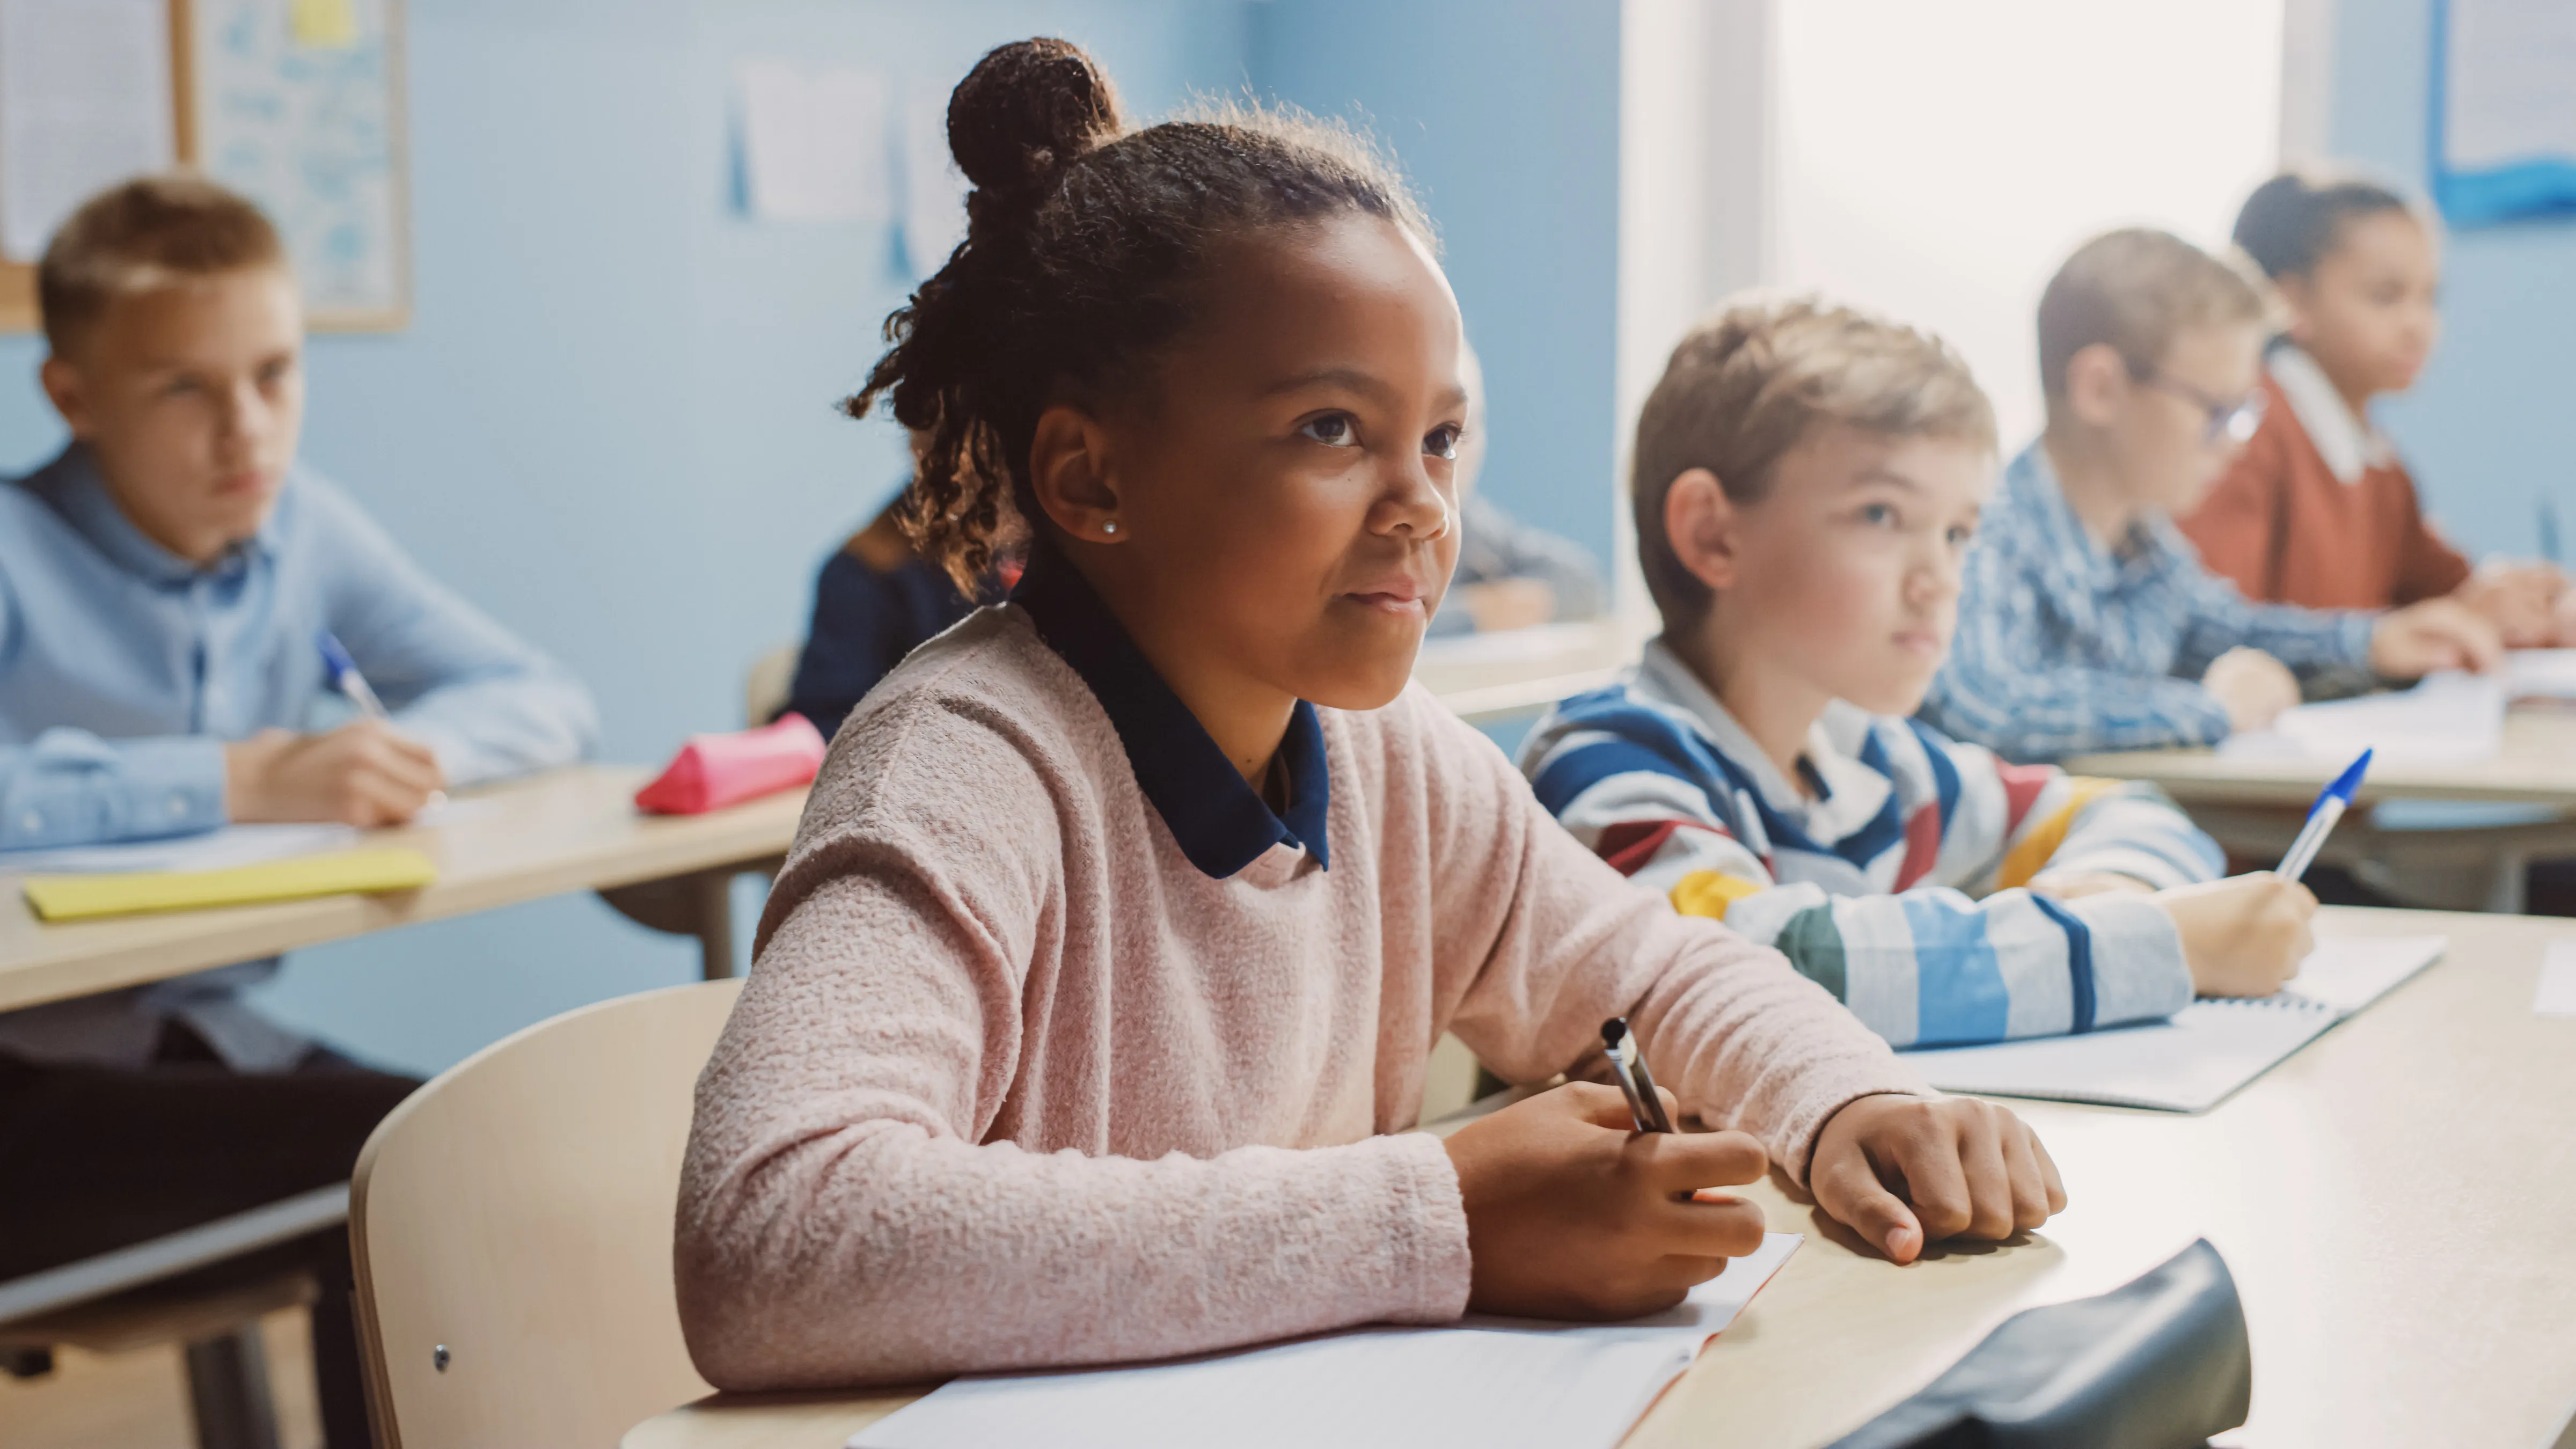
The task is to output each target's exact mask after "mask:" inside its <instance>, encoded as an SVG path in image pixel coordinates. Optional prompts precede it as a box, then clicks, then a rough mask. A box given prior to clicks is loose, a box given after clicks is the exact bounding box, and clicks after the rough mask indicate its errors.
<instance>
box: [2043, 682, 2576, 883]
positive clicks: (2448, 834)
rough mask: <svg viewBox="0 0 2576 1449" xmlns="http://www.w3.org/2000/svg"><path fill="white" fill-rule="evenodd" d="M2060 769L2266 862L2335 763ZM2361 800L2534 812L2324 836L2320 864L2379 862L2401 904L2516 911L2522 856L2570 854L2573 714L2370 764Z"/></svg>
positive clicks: (2575, 831)
mask: <svg viewBox="0 0 2576 1449" xmlns="http://www.w3.org/2000/svg"><path fill="white" fill-rule="evenodd" d="M2066 768H2067V769H2068V770H2069V771H2071V772H2073V773H2075V774H2079V775H2108V776H2112V777H2114V778H2117V779H2124V780H2148V781H2152V782H2154V783H2155V784H2156V785H2158V786H2160V787H2162V788H2163V790H2164V792H2165V793H2166V794H2168V795H2170V796H2172V797H2173V799H2174V803H2176V804H2178V805H2180V806H2181V807H2182V808H2183V809H2184V810H2185V811H2186V812H2188V813H2189V814H2190V816H2191V818H2192V819H2193V821H2194V822H2196V823H2197V824H2198V825H2199V826H2200V827H2201V828H2202V829H2203V830H2206V831H2208V832H2209V833H2210V834H2211V835H2212V836H2215V837H2216V838H2217V840H2218V842H2219V843H2220V844H2221V845H2224V846H2225V847H2227V849H2228V851H2229V852H2230V853H2231V854H2233V855H2236V856H2238V857H2240V858H2244V859H2252V860H2265V859H2268V858H2271V857H2276V856H2278V855H2279V854H2280V853H2281V851H2282V850H2283V849H2285V848H2286V847H2287V846H2288V845H2289V843H2290V841H2291V839H2292V838H2293V837H2295V836H2296V835H2297V834H2298V830H2299V825H2300V820H2301V816H2302V814H2303V813H2304V812H2305V811H2306V809H2307V807H2308V805H2309V803H2310V802H2312V801H2314V800H2315V799H2316V796H2317V792H2318V791H2319V790H2322V789H2324V788H2325V785H2326V782H2327V781H2328V780H2330V779H2332V778H2334V776H2335V774H2336V773H2337V772H2338V771H2340V770H2341V769H2342V768H2343V764H2342V762H2339V761H2322V760H2320V761H2302V760H2277V759H2272V760H2267V759H2260V758H2231V757H2227V756H2222V755H2220V754H2219V753H2218V752H2217V751H2215V750H2207V749H2191V750H2136V751H2127V752H2121V753H2116V754H2100V755H2080V756H2077V757H2076V758H2074V759H2071V760H2068V761H2067V762H2066ZM2360 799H2361V801H2362V803H2364V804H2373V803H2377V802H2379V801H2383V800H2398V799H2431V800H2465V801H2472V802H2481V803H2488V802H2492V803H2504V804H2514V805H2527V806H2532V807H2535V808H2534V810H2533V811H2532V812H2531V814H2530V816H2529V817H2527V818H2524V819H2521V820H2517V821H2514V822H2511V823H2499V824H2461V825H2445V826H2441V827H2439V828H2420V827H2419V828H2400V827H2396V826H2383V825H2381V824H2380V823H2379V822H2377V821H2376V820H2374V819H2373V818H2372V817H2371V816H2370V815H2369V814H2367V813H2365V812H2362V811H2355V812H2354V813H2353V814H2352V815H2351V816H2349V817H2348V818H2347V819H2346V820H2345V822H2344V823H2343V824H2342V825H2341V826H2340V827H2338V828H2337V829H2336V831H2335V833H2334V834H2333V835H2332V836H2330V837H2328V838H2327V841H2326V848H2325V850H2324V851H2323V852H2322V853H2321V854H2320V855H2319V857H2318V858H2319V859H2321V860H2323V861H2325V862H2327V863H2329V864H2333V865H2342V866H2351V865H2355V864H2357V863H2360V862H2365V861H2369V862H2376V863H2378V864H2379V865H2381V866H2383V867H2385V868H2386V869H2387V870H2388V872H2389V873H2390V877H2391V879H2392V880H2393V881H2397V882H2411V883H2414V884H2415V885H2417V886H2418V887H2419V889H2418V890H2416V891H2415V892H2413V893H2412V895H2411V897H2410V903H2411V904H2433V905H2444V906H2476V907H2480V908H2483V909H2485V910H2490V911H2500V912H2506V913H2515V912H2519V911H2521V910H2522V908H2523V894H2524V880H2525V871H2526V868H2527V867H2528V866H2529V864H2530V863H2531V862H2532V861H2534V860H2554V859H2564V858H2569V857H2576V709H2571V708H2569V707H2567V706H2565V705H2524V706H2520V707H2517V708H2515V709H2513V710H2511V711H2509V712H2508V713H2507V714H2506V715H2505V721H2504V744H2503V747H2502V748H2501V749H2499V750H2497V751H2496V753H2495V756H2494V757H2493V758H2491V759H2486V760H2479V761H2475V762H2472V763H2460V764H2410V763H2408V762H2407V761H2405V760H2403V759H2396V760H2387V761H2374V762H2373V763H2372V765H2371V768H2370V774H2369V776H2368V777H2367V778H2365V779H2364V780H2363V781H2362V787H2361V795H2360ZM2553 812H2555V813H2554V814H2553Z"/></svg>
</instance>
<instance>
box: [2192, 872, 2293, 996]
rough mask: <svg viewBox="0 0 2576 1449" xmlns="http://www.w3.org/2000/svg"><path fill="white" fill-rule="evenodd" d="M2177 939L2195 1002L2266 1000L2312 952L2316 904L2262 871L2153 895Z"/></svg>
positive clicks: (2274, 876)
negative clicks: (2228, 998) (2245, 998)
mask: <svg viewBox="0 0 2576 1449" xmlns="http://www.w3.org/2000/svg"><path fill="white" fill-rule="evenodd" d="M2156 903H2157V904H2159V905H2161V906H2163V907H2164V908H2165V913H2166V914H2167V915H2170V916H2172V917H2173V923H2174V929H2175V930H2177V931H2179V932H2181V933H2182V954H2183V959H2184V960H2185V961H2187V962H2189V963H2190V964H2191V989H2192V990H2193V992H2195V993H2196V994H2198V995H2201V996H2269V995H2271V994H2272V993H2273V992H2275V991H2278V990H2280V989H2281V983H2282V982H2284V981H2287V980H2289V979H2290V978H2291V977H2293V976H2296V975H2298V974H2299V963H2300V962H2302V961H2304V960H2306V959H2308V953H2309V952H2310V951H2312V950H2315V949H2316V938H2315V937H2314V936H2312V935H2310V934H2309V931H2308V923H2309V922H2310V921H2311V920H2312V919H2314V917H2315V916H2316V913H2317V898H2316V897H2315V896H2313V895H2310V894H2309V893H2308V888H2307V887H2306V886H2303V885H2300V884H2299V883H2298V882H2296V881H2287V880H2283V879H2281V878H2280V877H2279V876H2277V875H2274V874H2273V873H2272V872H2270V871H2268V870H2258V871H2255V872H2253V873H2252V874H2250V875H2239V876H2231V877H2229V878H2228V879H2226V880H2217V881H2210V882H2208V883H2207V884H2205V885H2188V886H2176V887H2174V888H2173V889H2172V890H2166V891H2158V892H2156Z"/></svg>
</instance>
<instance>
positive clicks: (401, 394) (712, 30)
mask: <svg viewBox="0 0 2576 1449" xmlns="http://www.w3.org/2000/svg"><path fill="white" fill-rule="evenodd" d="M407 11H408V16H409V76H408V79H409V85H410V136H411V172H412V176H411V185H412V190H411V200H412V212H413V236H414V240H415V245H416V251H415V263H414V279H415V302H416V307H415V313H414V320H413V322H412V325H411V326H410V327H409V328H408V329H406V330H404V331H402V332H400V333H396V334H392V335H388V336H371V337H317V338H315V339H314V341H313V343H312V347H311V360H310V379H311V382H310V387H311V413H310V419H311V420H310V423H309V426H308V430H307V434H306V446H305V456H306V458H307V459H308V460H310V461H311V462H312V463H314V464H315V465H316V466H318V467H319V468H321V469H322V470H323V471H325V472H326V473H328V474H330V475H332V476H333V477H335V478H337V479H339V480H340V481H341V482H343V483H345V484H346V485H347V486H348V487H349V489H350V490H351V491H352V492H354V493H355V494H356V495H357V496H358V497H359V498H360V499H361V500H362V501H363V502H364V503H365V504H366V505H367V506H368V507H369V508H370V509H372V510H373V511H374V512H375V513H376V515H377V516H378V517H380V518H381V519H383V521H384V522H385V523H386V524H387V525H389V526H390V527H391V529H392V530H393V532H394V533H395V534H396V535H397V536H399V537H400V538H402V539H403V540H404V541H405V543H406V544H407V545H408V546H409V547H410V548H411V549H412V550H413V551H414V552H415V553H416V554H417V555H418V556H419V557H420V558H421V559H422V561H423V562H424V563H425V564H426V565H427V566H428V567H429V568H430V569H431V570H432V571H433V572H434V573H436V574H438V575H439V576H440V577H442V578H444V579H446V580H448V581H449V582H451V583H453V584H455V585H456V586H457V587H459V588H460V589H462V590H463V591H464V592H465V593H466V594H468V595H469V596H471V597H473V598H474V599H476V600H478V601H479V602H480V603H482V604H483V605H484V606H485V607H487V608H489V609H490V610H491V611H492V612H493V613H495V614H497V615H498V616H499V617H500V618H502V619H503V620H504V621H506V622H507V623H509V624H510V625H511V626H512V627H514V628H516V629H518V630H521V631H523V632H524V633H526V634H527V635H529V636H530V637H532V638H533V639H535V640H536V641H537V642H538V643H540V644H541V645H543V646H544V647H545V648H547V649H549V650H552V651H554V652H555V653H556V654H557V655H559V656H560V657H561V658H563V659H564V660H565V661H566V662H568V663H569V664H571V665H572V667H573V668H575V669H577V670H578V671H579V672H580V673H581V674H582V676H583V677H584V678H586V679H588V680H589V681H590V682H591V684H592V686H593V688H595V689H596V690H597V691H598V694H599V699H600V704H601V707H602V713H603V715H604V717H605V719H606V729H607V734H606V741H605V744H604V747H603V755H604V757H605V758H607V759H611V760H620V761H632V762H637V763H645V762H651V761H656V760H659V759H661V758H662V757H664V756H665V755H667V754H668V753H669V752H670V751H671V750H672V749H673V748H674V747H675V746H676V745H677V744H678V743H679V741H680V739H681V737H682V736H683V735H685V734H687V733H688V732H690V731H693V730H712V729H729V728H733V727H735V726H737V725H738V724H740V722H741V721H740V718H739V716H740V712H741V704H740V700H741V680H742V671H743V667H744V665H745V664H746V663H747V662H749V661H750V660H751V659H752V658H753V657H754V656H755V655H756V654H758V653H759V652H761V651H762V650H764V649H766V648H768V647H770V646H772V645H774V644H778V643H781V642H785V641H788V640H791V639H793V638H794V637H796V635H797V634H799V633H800V632H801V630H802V628H803V623H804V615H805V610H806V608H807V606H808V590H809V588H810V584H811V579H812V573H813V569H814V567H815V565H816V564H817V563H818V562H819V561H820V559H821V558H822V556H823V555H824V554H826V553H828V552H829V551H830V550H831V549H832V547H833V546H834V545H835V544H836V543H837V542H838V540H839V539H840V538H841V537H842V536H843V535H845V534H846V533H847V532H848V531H849V530H850V529H851V528H852V527H853V526H854V525H855V524H857V523H858V522H861V521H864V519H865V518H866V517H867V516H868V515H869V514H870V513H871V512H873V510H874V509H875V507H876V506H877V505H878V504H879V503H880V502H881V501H882V499H883V497H884V496H885V495H886V494H887V493H888V492H889V490H890V489H891V488H892V487H893V485H894V484H895V483H896V482H897V481H898V479H899V477H900V473H899V467H900V449H899V436H898V435H896V434H894V433H893V431H892V430H891V429H890V428H887V427H884V426H882V425H876V424H869V425H864V426H863V425H861V424H857V423H852V422H849V421H847V420H845V419H842V418H840V417H839V416H837V415H836V414H835V413H834V412H833V411H832V404H833V402H834V400H835V399H836V398H838V397H839V396H841V395H842V394H843V393H845V392H847V391H848V390H849V389H850V388H851V387H852V386H853V385H855V384H856V383H857V382H858V381H859V380H860V378H861V376H862V375H863V373H864V372H865V370H866V368H867V366H868V364H869V363H870V362H871V361H873V360H874V358H875V357H876V355H877V353H878V351H879V349H880V346H881V344H880V343H879V341H878V327H879V324H880V323H881V322H882V321H883V319H884V317H885V314H886V312H887V311H888V310H889V309H891V308H893V307H895V306H897V305H898V304H899V303H900V302H901V300H902V297H903V293H904V291H905V290H906V281H907V279H906V278H904V277H903V276H901V275H898V274H897V272H896V271H895V265H896V259H895V253H894V248H893V243H892V241H891V233H890V231H885V230H870V231H862V230H860V229H857V228H854V227H849V226H830V225H814V226H766V225H757V224H754V223H752V222H750V221H747V220H745V219H744V218H742V217H741V216H740V215H739V214H738V213H737V212H735V211H734V210H733V209H732V207H731V206H730V204H729V197H730V195H731V191H730V186H731V176H730V171H729V151H728V140H727V137H728V126H727V123H728V109H729V102H730V96H729V80H730V72H731V68H732V66H733V64H734V62H735V61H737V60H739V59H743V58H753V57H783V58H791V59H799V60H809V61H840V62H848V63H853V64H862V65H866V66H869V67H872V68H875V69H877V70H878V71H880V72H881V73H883V74H885V75H887V76H888V77H890V78H894V79H898V80H909V79H911V78H914V77H927V78H930V79H932V80H934V81H936V82H938V83H940V84H942V85H943V86H944V85H948V84H953V83H954V82H955V80H956V78H957V77H958V76H961V75H963V74H964V73H965V70H966V68H967V66H969V65H970V64H972V62H973V60H974V58H975V57H976V56H977V55H978V54H980V53H981V52H982V51H983V50H984V49H985V48H986V47H988V46H990V45H992V44H995V43H997V42H999V41H1002V40H1007V39H1012V38H1016V37H1020V36H1026V35H1031V34H1037V33H1058V34H1063V35H1066V36H1069V37H1071V38H1073V39H1075V40H1077V41H1079V42H1081V43H1082V44H1084V45H1086V46H1089V47H1091V48H1092V49H1093V51H1094V53H1095V54H1096V55H1098V56H1099V57H1100V58H1101V60H1102V61H1103V62H1104V64H1106V65H1107V66H1108V68H1109V69H1110V71H1111V73H1112V74H1113V75H1114V76H1116V77H1117V79H1118V81H1119V82H1120V84H1121V86H1122V87H1123V88H1124V90H1125V93H1126V95H1127V97H1128V98H1129V100H1130V102H1131V104H1133V105H1134V106H1136V107H1137V108H1139V109H1141V110H1144V111H1148V112H1150V111H1157V110H1161V109H1164V108H1167V107H1170V106H1172V105H1174V104H1177V103H1178V102H1179V101H1180V99H1181V98H1182V97H1183V95H1184V93H1185V92H1188V91H1191V90H1221V89H1227V88H1231V87H1236V86H1239V85H1241V84H1242V82H1243V79H1244V64H1243V55H1244V39H1245V30H1246V25H1247V21H1246V19H1245V14H1244V11H1243V8H1242V6H1241V5H1239V4H1232V3H1211V0H1083V3H1075V0H1062V3H1045V0H974V3H971V4H968V3H945V4H940V5H922V4H910V3H895V0H883V3H862V0H804V3H797V0H437V3H434V4H422V5H412V6H409V7H407ZM40 355H41V354H40V349H39V347H38V346H37V345H36V344H35V343H33V342H32V341H31V340H28V339H23V338H10V339H6V340H5V342H0V378H10V379H19V380H21V381H17V382H14V383H12V384H11V385H8V386H0V463H7V464H11V465H19V464H25V463H29V462H33V461H36V460H38V459H41V458H42V457H44V456H46V455H48V454H50V453H51V452H52V451H53V449H54V448H55V447H56V446H58V443H59V436H60V434H59V429H58V427H57V426H56V424H55V423H54V421H53V419H52V418H51V415H50V414H49V413H48V412H46V410H45V409H44V406H43V404H42V402H41V400H40V399H38V398H37V396H36V394H35V389H34V383H33V372H34V370H35V366H36V363H37V362H38V360H39V358H40ZM694 964H695V948H694V946H693V945H691V944H687V943H683V942H681V941H679V940H676V939H674V938H671V937H663V936H655V935H653V934H651V933H648V932H645V931H643V930H641V929H640V928H636V927H632V926H629V925H627V924H626V923H625V922H624V921H622V920H620V919H619V918H617V917H616V916H614V915H613V914H612V913H610V912H609V911H608V910H607V908H606V907H604V906H602V905H600V904H599V903H598V902H597V901H595V900H591V899H588V898H581V899H568V900H558V901H552V902H547V903H543V904H539V905H532V906H526V907H522V908H518V909H515V910H509V911H502V912H496V913H493V914H490V915H486V916H479V917H474V918H470V919H466V920H460V921H451V922H442V923H438V924H434V925H427V926H420V927H415V928H413V929H410V930H407V931H402V932H398V933H394V934H391V935H387V936H381V937H372V938H368V939H366V940H363V941H359V942H354V943H349V944H346V945H341V946H335V947H329V948H325V949H320V950H314V951H308V952H303V953H300V954H298V955H297V956H296V957H295V958H294V959H293V961H292V962H291V964H290V967H289V969H288V971H287V972H286V974H285V976H284V978H283V979H282V980H281V981H280V983H279V984H278V985H277V986H276V987H275V988H274V989H273V990H272V991H271V992H270V993H269V996H268V1001H267V1004H268V1005H269V1006H270V1008H271V1009H273V1010H274V1011H276V1012H278V1013H279V1014H281V1015H284V1016H286V1017H289V1018H291V1019H295V1020H298V1021H301V1022H304V1023H307V1024H309V1025H312V1026H314V1027H317V1028H319V1029H321V1030H323V1031H325V1032H327V1033H328V1034H330V1035H332V1036H333V1037H335V1038H337V1039H338V1040H340V1041H342V1042H344V1043H347V1044H349V1045H351V1046H353V1047H354V1048H356V1049H358V1050H360V1051H362V1052H367V1053H371V1054H374V1055H376V1056H379V1057H381V1058H383V1059H386V1060H389V1061H392V1062H396V1063H399V1064H402V1065H404V1066H408V1067H411V1068H413V1069H416V1070H430V1069H435V1068H437V1067H439V1066H442V1065H444V1064H446V1063H448V1062H451V1061H454V1060H456V1059H457V1058H459V1057H461V1056H463V1055H464V1054H466V1053H467V1052H470V1051H472V1050H473V1049H474V1048H476V1047H477V1046H479V1045H481V1044H482V1043H484V1042H487V1041H490V1040H492V1039H494V1038H495V1037H497V1036H499V1035H501V1034H503V1033H505V1032H508V1031H510V1030H513V1029H515V1028H517V1027H519V1026H521V1025H524V1024H527V1023H529V1022H532V1021H536V1020H539V1019H542V1018H543V1017H545V1016H548V1015H551V1014H553V1013H554V1012H557V1011H560V1010H564V1009H566V1008H569V1007H572V1006H575V1005H579V1004H581V1003H584V1002H587V1001H592V1000H596V999H598V998H601V997H604V996H608V995H613V994H616V993H619V992H623V991H632V990H639V989H642V988H645V987H648V986H655V985H663V984H669V983H674V982H678V981H682V980H686V979H688V978H689V977H690V975H691V974H692V972H693V970H694Z"/></svg>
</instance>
